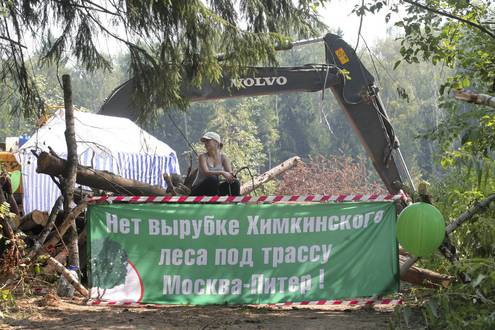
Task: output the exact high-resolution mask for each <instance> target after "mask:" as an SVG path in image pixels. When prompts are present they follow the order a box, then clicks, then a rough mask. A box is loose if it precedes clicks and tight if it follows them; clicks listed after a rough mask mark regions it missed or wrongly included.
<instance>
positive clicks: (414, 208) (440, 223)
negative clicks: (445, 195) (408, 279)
mask: <svg viewBox="0 0 495 330" xmlns="http://www.w3.org/2000/svg"><path fill="white" fill-rule="evenodd" d="M444 237H445V222H444V220H443V216H442V213H440V211H439V210H438V209H437V208H436V207H434V206H433V205H431V204H428V203H414V204H412V205H409V206H408V207H406V208H405V209H404V210H403V211H402V213H401V214H400V215H399V220H398V221H397V239H398V240H399V243H400V244H401V245H402V247H403V248H404V249H406V251H408V252H409V253H411V254H412V255H414V256H416V257H426V256H429V255H431V254H432V253H433V252H435V251H436V250H437V249H438V247H439V246H440V244H442V242H443V239H444Z"/></svg>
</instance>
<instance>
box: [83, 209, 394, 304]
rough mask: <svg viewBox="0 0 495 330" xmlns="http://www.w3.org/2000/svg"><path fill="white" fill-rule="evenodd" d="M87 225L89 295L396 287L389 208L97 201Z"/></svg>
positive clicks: (364, 291)
mask: <svg viewBox="0 0 495 330" xmlns="http://www.w3.org/2000/svg"><path fill="white" fill-rule="evenodd" d="M88 220H89V231H88V233H89V243H90V244H89V249H88V254H89V265H90V271H89V279H90V287H91V296H92V298H99V299H104V300H114V301H135V302H144V303H163V304H223V303H229V304H267V303H279V302H287V301H293V302H297V301H307V300H323V299H324V300H329V299H339V298H354V297H369V296H372V295H374V294H378V295H382V294H386V293H390V292H394V291H397V290H398V287H399V271H398V269H399V268H398V256H397V251H398V248H397V241H396V227H395V222H396V210H395V205H394V204H393V203H390V202H370V203H338V204H303V205H299V204H259V205H253V204H113V205H103V204H100V205H92V206H90V208H89V212H88Z"/></svg>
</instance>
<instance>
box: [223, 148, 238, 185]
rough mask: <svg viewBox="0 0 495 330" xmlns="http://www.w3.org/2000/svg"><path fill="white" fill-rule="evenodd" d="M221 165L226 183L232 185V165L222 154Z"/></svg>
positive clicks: (233, 178)
mask: <svg viewBox="0 0 495 330" xmlns="http://www.w3.org/2000/svg"><path fill="white" fill-rule="evenodd" d="M222 165H223V169H224V170H225V173H226V174H227V175H224V177H225V179H226V180H227V182H230V183H232V182H233V181H234V180H235V177H234V172H232V164H231V163H230V159H229V158H228V157H227V156H225V155H224V154H222Z"/></svg>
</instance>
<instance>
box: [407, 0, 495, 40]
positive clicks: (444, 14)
mask: <svg viewBox="0 0 495 330" xmlns="http://www.w3.org/2000/svg"><path fill="white" fill-rule="evenodd" d="M404 2H406V3H408V4H410V5H413V6H416V7H419V8H421V9H424V10H426V11H430V12H432V13H435V14H438V15H440V16H445V17H448V18H452V19H455V20H457V21H459V22H462V23H465V24H467V25H470V26H472V27H474V28H477V29H478V30H480V31H481V32H483V33H486V34H488V35H489V36H490V37H492V39H495V34H494V33H492V32H491V31H489V30H488V29H487V28H485V27H484V26H482V25H480V24H477V23H474V22H471V21H468V20H467V19H464V18H462V17H459V16H455V15H453V14H451V13H447V12H445V11H441V10H438V9H435V8H431V7H428V6H425V5H423V4H421V3H419V2H417V1H412V0H404Z"/></svg>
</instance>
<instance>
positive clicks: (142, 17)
mask: <svg viewBox="0 0 495 330" xmlns="http://www.w3.org/2000/svg"><path fill="white" fill-rule="evenodd" d="M323 3H324V1H323V0H300V1H297V2H294V1H291V0H280V1H276V2H273V1H269V0H261V1H242V2H240V3H239V4H237V2H234V1H224V0H214V1H208V2H204V1H197V0H195V1H182V0H180V1H178V0H173V1H166V2H156V1H155V2H153V4H152V5H150V4H149V3H148V2H146V1H136V0H130V1H104V2H101V3H100V2H98V3H95V2H91V1H82V2H79V1H51V0H50V1H37V0H27V1H21V2H19V1H2V2H1V4H0V7H1V8H2V12H4V13H5V17H4V19H5V21H6V22H5V24H3V25H2V26H0V36H1V37H2V39H3V40H4V41H5V42H6V44H7V45H9V47H0V55H2V59H3V61H2V63H1V66H0V77H1V78H2V80H4V81H5V80H7V79H8V78H10V79H12V81H13V85H14V86H15V88H16V89H18V90H19V95H20V96H21V98H20V100H19V101H20V105H21V106H22V109H23V110H24V111H25V112H26V113H30V114H32V113H33V112H34V110H40V109H43V108H44V106H43V101H42V98H41V96H40V93H39V92H38V89H37V88H36V85H35V83H34V80H33V75H32V74H31V72H30V70H29V68H28V67H27V65H26V62H27V59H26V56H25V52H26V51H25V46H24V45H23V43H24V40H26V39H28V38H29V37H31V38H32V39H34V40H36V41H37V42H38V43H39V44H41V45H42V47H41V50H40V55H41V58H42V60H43V62H44V63H51V64H56V65H58V64H59V63H64V62H65V61H67V60H68V59H75V61H76V62H77V65H78V66H79V67H84V68H85V70H87V71H91V72H92V71H95V70H99V69H103V70H110V69H111V61H110V60H109V59H108V58H107V57H106V56H104V54H103V53H102V51H101V47H99V44H101V43H107V44H108V43H110V44H116V45H119V46H122V47H126V48H127V49H128V51H129V55H130V72H131V73H132V75H133V76H134V77H135V78H136V79H135V82H136V94H135V98H136V100H137V102H138V103H139V104H142V105H143V106H144V113H143V114H142V118H141V119H149V118H154V116H155V115H156V110H157V109H158V108H160V107H161V108H163V109H168V108H171V106H172V105H176V106H177V105H178V106H181V107H183V108H184V107H185V105H186V104H187V102H186V101H185V100H184V99H182V98H181V96H180V94H179V89H180V85H181V83H182V81H184V80H191V81H192V83H193V85H195V86H199V85H201V84H202V82H203V81H205V80H207V81H210V82H216V81H219V79H220V78H221V65H223V66H225V67H226V68H227V70H228V71H229V73H230V74H231V75H233V76H234V77H235V76H236V75H237V74H238V73H239V72H241V71H242V70H243V68H245V67H247V66H249V65H256V64H258V63H272V64H273V63H275V62H276V59H275V46H276V45H285V44H286V43H287V41H288V40H289V36H297V37H302V38H307V37H309V36H312V35H315V33H316V31H317V29H318V27H320V26H322V23H321V22H320V21H319V19H318V15H317V9H318V8H319V7H320V6H321V5H322V4H323ZM54 31H56V32H54ZM218 54H223V55H222V56H220V57H218V56H217V55H218Z"/></svg>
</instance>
